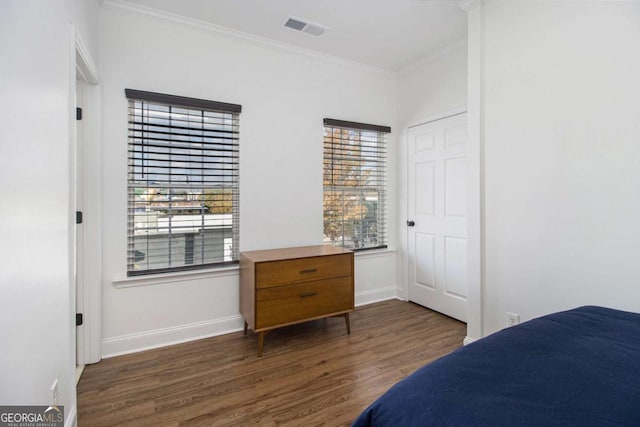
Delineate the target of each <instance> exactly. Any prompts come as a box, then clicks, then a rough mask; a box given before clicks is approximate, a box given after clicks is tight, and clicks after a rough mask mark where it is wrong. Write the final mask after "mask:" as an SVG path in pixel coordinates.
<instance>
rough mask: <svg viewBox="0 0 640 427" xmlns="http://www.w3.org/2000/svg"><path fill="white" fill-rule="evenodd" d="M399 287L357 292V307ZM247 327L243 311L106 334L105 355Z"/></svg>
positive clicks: (382, 298)
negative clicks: (131, 332)
mask: <svg viewBox="0 0 640 427" xmlns="http://www.w3.org/2000/svg"><path fill="white" fill-rule="evenodd" d="M396 291H397V288H396V287H395V286H389V287H386V288H380V289H374V290H371V291H364V292H359V293H357V294H356V295H355V303H356V307H358V306H361V305H366V304H373V303H375V302H380V301H386V300H390V299H396V298H397V292H396ZM243 328H244V319H243V318H242V316H240V315H236V316H229V317H224V318H220V319H212V320H207V321H204V322H196V323H189V324H186V325H179V326H173V327H169V328H163V329H154V330H151V331H144V332H138V333H135V334H128V335H121V336H118V337H113V338H107V339H104V340H103V341H102V357H103V358H109V357H115V356H121V355H123V354H130V353H137V352H139V351H144V350H151V349H153V348H159V347H166V346H169V345H174V344H181V343H184V342H187V341H194V340H199V339H202V338H209V337H213V336H216V335H224V334H228V333H231V332H238V331H241V330H242V329H243Z"/></svg>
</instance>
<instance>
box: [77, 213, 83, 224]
mask: <svg viewBox="0 0 640 427" xmlns="http://www.w3.org/2000/svg"><path fill="white" fill-rule="evenodd" d="M82 219H83V218H82V211H76V224H82Z"/></svg>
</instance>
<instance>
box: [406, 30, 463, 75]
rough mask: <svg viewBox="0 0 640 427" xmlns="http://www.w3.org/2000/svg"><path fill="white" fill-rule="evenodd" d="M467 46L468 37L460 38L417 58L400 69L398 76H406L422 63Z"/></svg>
mask: <svg viewBox="0 0 640 427" xmlns="http://www.w3.org/2000/svg"><path fill="white" fill-rule="evenodd" d="M466 47H467V39H466V38H465V39H462V40H458V41H457V42H454V43H451V44H450V45H448V46H445V47H443V48H442V49H440V50H438V51H437V52H435V53H433V54H431V55H429V56H427V57H424V58H422V59H419V60H417V61H416V62H414V63H413V64H411V65H408V66H406V67H404V68H402V69H401V70H400V71H398V77H401V76H405V75H407V74H409V73H410V72H412V71H413V70H415V69H416V68H418V67H420V66H422V65H426V64H429V63H431V62H434V61H437V60H438V59H440V58H442V57H443V56H446V55H448V54H450V53H451V52H454V51H456V50H458V49H463V48H466Z"/></svg>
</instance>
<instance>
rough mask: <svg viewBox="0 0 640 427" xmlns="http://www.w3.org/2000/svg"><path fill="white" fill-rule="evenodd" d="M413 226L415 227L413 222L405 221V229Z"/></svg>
mask: <svg viewBox="0 0 640 427" xmlns="http://www.w3.org/2000/svg"><path fill="white" fill-rule="evenodd" d="M414 225H416V223H415V222H413V221H411V220H409V221H407V227H413V226H414Z"/></svg>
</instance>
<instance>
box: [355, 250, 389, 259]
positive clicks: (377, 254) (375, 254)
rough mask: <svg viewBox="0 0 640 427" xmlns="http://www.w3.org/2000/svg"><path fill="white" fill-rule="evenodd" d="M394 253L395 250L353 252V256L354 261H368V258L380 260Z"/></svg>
mask: <svg viewBox="0 0 640 427" xmlns="http://www.w3.org/2000/svg"><path fill="white" fill-rule="evenodd" d="M395 253H396V250H395V249H389V248H384V249H372V250H369V251H358V252H354V256H355V258H356V259H368V258H381V257H387V256H390V255H394V254H395Z"/></svg>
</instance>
